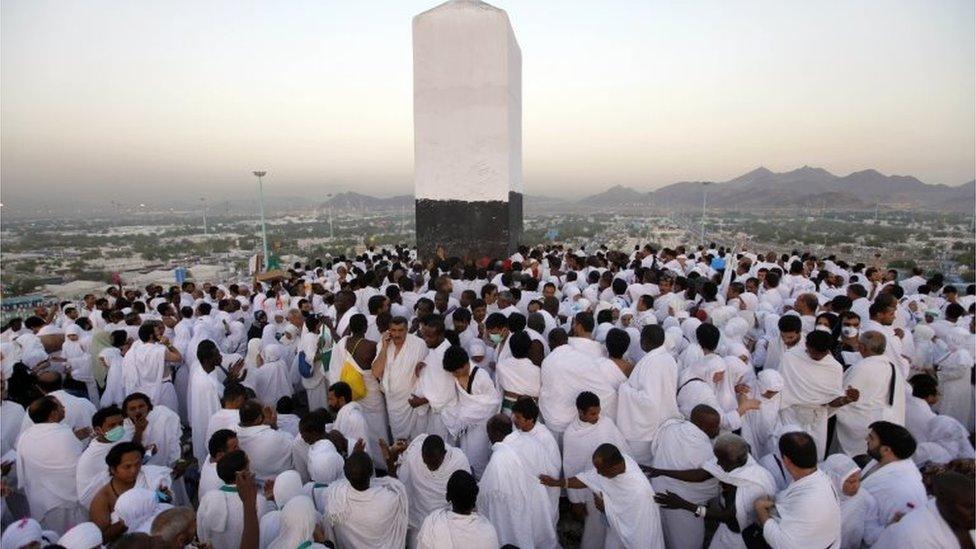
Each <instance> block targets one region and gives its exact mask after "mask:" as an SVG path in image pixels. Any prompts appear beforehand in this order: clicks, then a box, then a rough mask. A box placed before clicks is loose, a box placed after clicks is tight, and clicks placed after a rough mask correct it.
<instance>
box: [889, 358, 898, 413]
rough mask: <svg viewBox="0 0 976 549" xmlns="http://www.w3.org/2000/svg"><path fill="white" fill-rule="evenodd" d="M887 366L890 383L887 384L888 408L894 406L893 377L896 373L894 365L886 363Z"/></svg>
mask: <svg viewBox="0 0 976 549" xmlns="http://www.w3.org/2000/svg"><path fill="white" fill-rule="evenodd" d="M888 366H891V381H889V382H888V406H894V405H895V376H896V375H898V373H897V372H896V371H895V365H894V364H893V363H891V362H888Z"/></svg>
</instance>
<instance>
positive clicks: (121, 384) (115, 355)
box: [96, 330, 126, 408]
mask: <svg viewBox="0 0 976 549" xmlns="http://www.w3.org/2000/svg"><path fill="white" fill-rule="evenodd" d="M116 331H117V332H119V333H118V334H117V335H116V333H115V332H112V333H111V334H108V333H107V332H99V335H97V336H96V338H97V339H99V340H101V339H102V335H101V334H106V336H105V337H107V338H108V345H107V346H104V347H103V348H102V350H101V351H100V352H99V353H98V360H99V361H100V362H101V363H102V367H103V368H104V369H105V370H106V372H107V373H106V374H105V392H103V393H102V400H101V405H102V408H104V407H106V406H110V405H112V404H114V405H116V406H121V405H122V401H123V400H124V399H125V378H124V376H123V374H122V349H123V348H124V347H125V343H126V335H125V332H124V331H122V330H116Z"/></svg>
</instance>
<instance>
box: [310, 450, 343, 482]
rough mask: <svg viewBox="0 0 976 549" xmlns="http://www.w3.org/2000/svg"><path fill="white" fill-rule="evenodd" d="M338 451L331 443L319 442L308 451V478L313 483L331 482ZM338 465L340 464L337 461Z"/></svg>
mask: <svg viewBox="0 0 976 549" xmlns="http://www.w3.org/2000/svg"><path fill="white" fill-rule="evenodd" d="M336 455H338V451H337V450H336V447H335V445H334V444H332V441H330V440H326V439H323V440H320V441H318V442H316V443H315V444H313V445H312V446H311V447H310V448H309V449H308V476H309V478H311V479H312V481H313V482H325V483H328V482H332V480H333V479H332V478H331V477H333V476H334V475H335V474H336V473H337V470H336V466H335V463H336V462H335V456H336ZM339 463H342V461H341V460H339Z"/></svg>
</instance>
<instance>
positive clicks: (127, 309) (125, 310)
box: [122, 307, 132, 315]
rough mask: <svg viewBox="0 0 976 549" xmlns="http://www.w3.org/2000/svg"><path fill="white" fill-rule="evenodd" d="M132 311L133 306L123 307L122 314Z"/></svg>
mask: <svg viewBox="0 0 976 549" xmlns="http://www.w3.org/2000/svg"><path fill="white" fill-rule="evenodd" d="M131 312H132V307H123V308H122V314H124V315H127V314H129V313H131Z"/></svg>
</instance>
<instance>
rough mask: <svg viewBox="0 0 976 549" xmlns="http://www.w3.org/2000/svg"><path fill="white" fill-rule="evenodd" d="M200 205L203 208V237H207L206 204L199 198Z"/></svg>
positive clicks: (204, 200)
mask: <svg viewBox="0 0 976 549" xmlns="http://www.w3.org/2000/svg"><path fill="white" fill-rule="evenodd" d="M200 204H201V205H202V206H203V236H207V202H206V199H204V198H203V197H200Z"/></svg>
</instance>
